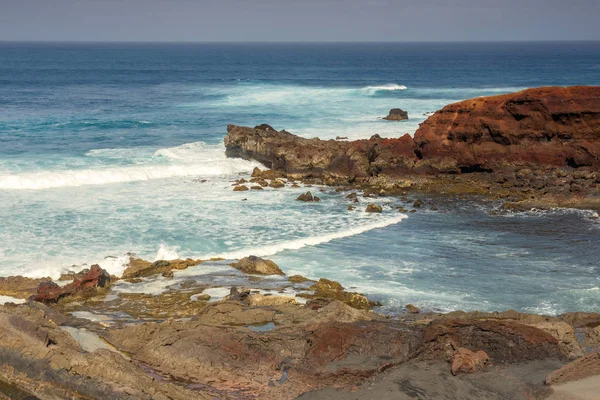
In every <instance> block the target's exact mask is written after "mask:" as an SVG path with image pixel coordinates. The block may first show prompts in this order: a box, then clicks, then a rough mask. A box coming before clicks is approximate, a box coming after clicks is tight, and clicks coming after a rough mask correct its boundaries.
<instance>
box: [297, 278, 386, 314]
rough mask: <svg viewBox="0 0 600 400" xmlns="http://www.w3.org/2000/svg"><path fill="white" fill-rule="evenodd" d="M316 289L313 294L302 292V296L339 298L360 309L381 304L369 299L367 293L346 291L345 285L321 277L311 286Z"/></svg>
mask: <svg viewBox="0 0 600 400" xmlns="http://www.w3.org/2000/svg"><path fill="white" fill-rule="evenodd" d="M310 289H311V290H314V294H313V295H306V294H302V295H301V296H303V297H307V298H318V297H323V298H328V299H334V300H339V301H341V302H342V303H345V304H347V305H349V306H350V307H353V308H357V309H359V310H370V309H372V308H373V307H376V306H380V305H381V304H379V303H376V302H373V301H371V300H369V299H368V298H367V297H366V296H365V295H363V294H360V293H355V292H346V290H345V289H344V287H343V286H342V285H341V284H340V283H339V282H336V281H331V280H329V279H325V278H321V279H319V281H318V282H317V283H315V284H314V285H312V286H311V287H310Z"/></svg>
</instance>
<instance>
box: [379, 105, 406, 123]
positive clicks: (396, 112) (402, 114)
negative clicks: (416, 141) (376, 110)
mask: <svg viewBox="0 0 600 400" xmlns="http://www.w3.org/2000/svg"><path fill="white" fill-rule="evenodd" d="M383 119H387V120H388V121H402V120H405V119H408V112H406V111H404V110H402V109H400V108H392V109H391V110H390V112H389V114H388V115H387V117H384V118H383Z"/></svg>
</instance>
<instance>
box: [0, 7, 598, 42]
mask: <svg viewBox="0 0 600 400" xmlns="http://www.w3.org/2000/svg"><path fill="white" fill-rule="evenodd" d="M0 40H58V41H79V40H85V41H192V42H196V41H432V40H433V41H438V40H456V41H461V40H471V41H481V40H600V0H456V1H450V0H448V1H444V0H213V1H207V0H0Z"/></svg>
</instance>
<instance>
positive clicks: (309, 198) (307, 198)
mask: <svg viewBox="0 0 600 400" xmlns="http://www.w3.org/2000/svg"><path fill="white" fill-rule="evenodd" d="M296 200H298V201H304V202H317V201H321V199H320V198H319V197H317V196H313V195H312V193H311V192H306V193H305V194H301V195H300V196H298V198H297V199H296Z"/></svg>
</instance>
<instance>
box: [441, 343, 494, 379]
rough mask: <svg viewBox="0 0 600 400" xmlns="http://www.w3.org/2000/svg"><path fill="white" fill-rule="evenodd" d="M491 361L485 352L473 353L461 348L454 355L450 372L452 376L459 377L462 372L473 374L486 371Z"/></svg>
mask: <svg viewBox="0 0 600 400" xmlns="http://www.w3.org/2000/svg"><path fill="white" fill-rule="evenodd" d="M489 361H490V356H488V355H487V353H486V352H485V351H483V350H479V351H475V352H473V351H471V350H469V349H465V348H464V347H459V348H458V349H456V350H454V354H453V355H452V366H451V368H450V371H451V372H452V375H457V374H458V373H460V372H464V373H473V372H477V371H483V370H485V368H486V366H487V364H488V363H489Z"/></svg>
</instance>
